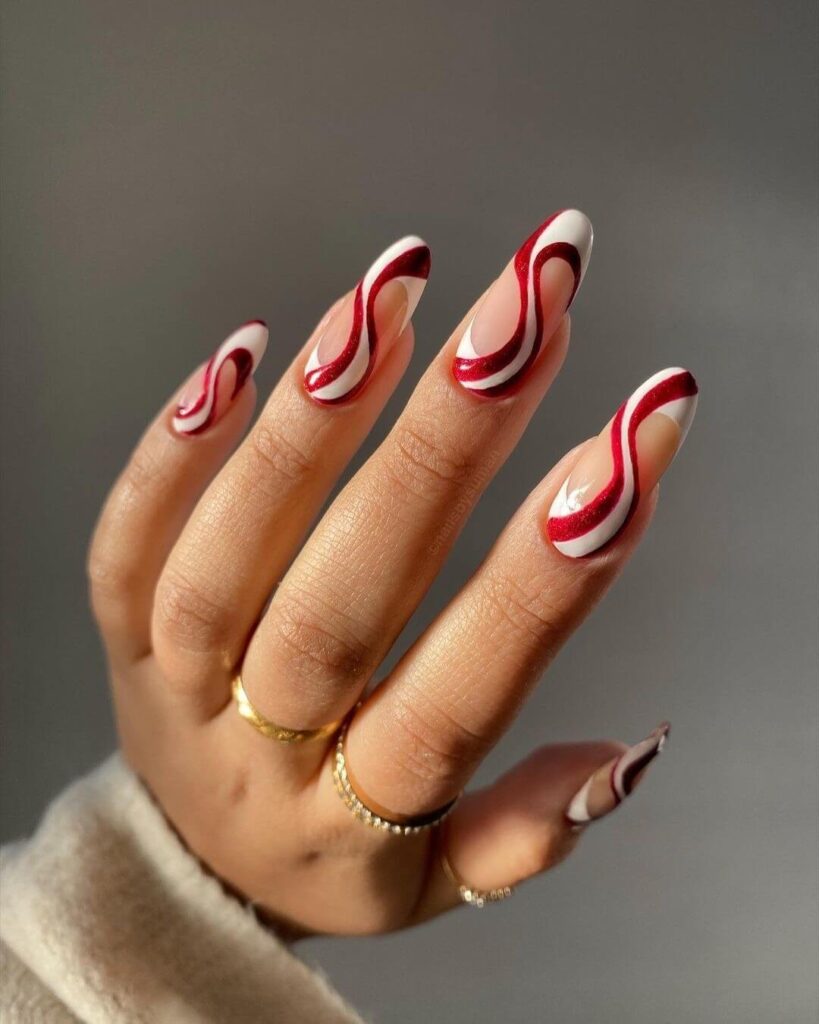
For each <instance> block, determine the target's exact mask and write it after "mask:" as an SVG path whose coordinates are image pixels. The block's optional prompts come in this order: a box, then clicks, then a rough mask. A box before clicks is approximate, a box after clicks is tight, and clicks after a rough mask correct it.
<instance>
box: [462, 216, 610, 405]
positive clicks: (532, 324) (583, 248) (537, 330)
mask: <svg viewBox="0 0 819 1024" xmlns="http://www.w3.org/2000/svg"><path fill="white" fill-rule="evenodd" d="M592 239H593V233H592V226H591V222H590V221H589V219H588V217H587V216H586V215H585V214H583V213H581V212H580V211H579V210H561V211H560V212H558V213H554V214H552V216H551V217H550V218H549V219H548V220H547V221H545V223H543V224H541V226H540V227H539V228H538V229H537V231H536V232H535V233H534V234H533V235H532V236H531V237H530V238H528V239H527V240H526V241H525V242H524V243H523V245H522V246H521V247H520V249H518V251H517V252H516V253H515V256H514V258H513V259H512V261H511V263H509V264H508V266H507V267H506V269H505V270H504V271H503V273H502V274H501V276H500V277H499V278H498V279H497V281H496V282H495V283H494V284H493V285H492V287H491V288H490V290H489V293H488V295H487V296H486V298H485V299H484V301H483V302H482V303H481V306H480V308H479V309H478V311H477V313H476V314H475V316H474V318H473V319H472V321H471V322H470V324H469V326H468V327H467V328H466V330H465V331H464V336H463V338H461V342H460V344H459V345H458V350H457V352H456V353H455V360H454V363H453V367H452V371H453V373H454V375H455V379H456V380H457V381H458V382H459V383H460V384H462V385H463V386H464V387H465V388H467V389H468V390H469V391H473V392H475V393H476V394H480V395H484V396H492V397H496V396H498V395H503V394H507V393H508V392H509V391H510V390H512V388H513V387H514V386H515V385H516V384H517V383H518V382H519V381H520V380H521V379H522V377H523V375H524V374H525V373H526V371H527V370H528V368H529V367H530V366H531V365H532V363H533V362H534V361H535V359H536V358H537V355H538V353H539V352H540V350H541V348H542V346H543V342H544V339H545V340H547V341H548V339H549V338H550V337H551V336H552V334H553V333H554V331H555V329H556V328H557V325H558V323H559V322H560V318H561V317H562V316H563V314H564V313H565V312H566V310H567V309H568V308H569V306H570V305H571V303H572V300H573V299H574V297H575V295H576V294H577V289H578V288H579V287H580V283H581V282H582V280H583V275H584V274H585V273H586V267H587V266H588V263H589V257H590V256H591V250H592Z"/></svg>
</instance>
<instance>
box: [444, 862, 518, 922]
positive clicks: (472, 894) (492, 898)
mask: <svg viewBox="0 0 819 1024" xmlns="http://www.w3.org/2000/svg"><path fill="white" fill-rule="evenodd" d="M441 867H442V868H443V869H444V874H445V875H446V877H447V878H448V879H449V880H450V882H452V884H453V885H454V886H455V888H456V889H457V890H458V896H459V897H460V899H461V903H468V904H469V906H470V907H477V908H478V909H479V910H481V909H483V908H484V907H485V906H486V904H487V903H500V901H501V900H506V899H509V897H510V896H511V895H512V892H513V889H512V886H511V885H504V886H503V887H502V888H500V889H473V888H472V886H471V885H467V884H466V883H465V882H464V881H463V880H462V879H460V878H459V877H458V876H457V874H456V873H455V870H454V868H453V867H452V865H451V864H450V863H449V858H448V857H447V855H446V852H445V851H444V850H443V849H442V850H441Z"/></svg>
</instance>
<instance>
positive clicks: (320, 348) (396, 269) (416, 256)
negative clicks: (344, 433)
mask: <svg viewBox="0 0 819 1024" xmlns="http://www.w3.org/2000/svg"><path fill="white" fill-rule="evenodd" d="M429 266H430V255H429V248H428V246H427V244H426V243H425V242H424V241H422V239H420V238H417V237H415V236H414V235H409V236H408V237H407V238H402V239H401V240H400V241H398V242H396V243H395V244H394V245H391V246H390V247H389V249H387V251H386V252H384V253H382V255H381V256H379V257H378V259H377V260H376V261H375V263H373V265H372V266H371V267H370V269H369V270H368V271H367V273H366V274H365V275H364V277H363V278H362V279H361V281H359V283H358V286H357V287H356V290H355V293H354V295H353V296H352V298H351V301H350V303H349V305H348V306H347V307H346V308H345V304H342V306H341V307H339V309H338V310H337V312H336V314H335V315H334V316H333V317H331V318H330V322H329V323H328V324H327V326H326V329H325V331H324V332H323V333H322V336H321V337H320V338H319V340H318V341H317V342H316V345H315V347H314V349H313V351H312V352H311V353H310V357H309V359H308V360H307V365H306V366H305V368H304V386H305V389H306V390H307V393H308V394H309V395H310V397H311V398H314V399H315V400H316V401H317V402H325V403H333V402H345V401H348V400H349V399H351V398H353V397H354V395H356V394H357V393H358V392H359V391H360V390H361V388H362V387H363V386H364V384H365V383H366V382H367V379H368V377H369V376H370V374H371V373H372V371H373V367H374V365H375V361H376V355H377V353H378V348H379V345H386V344H389V343H390V342H391V341H394V340H395V339H396V338H397V337H398V336H399V335H400V334H401V332H402V331H403V330H404V328H405V327H406V326H407V324H408V323H409V321H410V318H411V317H412V314H413V313H414V312H415V308H416V306H417V305H418V303H419V301H420V299H421V295H422V294H423V291H424V288H425V287H426V283H427V278H428V277H429ZM387 291H389V292H391V294H390V295H389V296H388V301H387V303H386V305H387V306H389V307H390V309H389V310H388V311H387V313H386V316H385V317H382V315H379V317H378V318H377V317H376V309H375V305H376V300H377V299H378V297H379V293H386V292H387ZM385 297H387V296H386V295H385ZM396 309H397V310H399V311H400V313H401V315H400V316H398V317H394V316H391V315H390V313H391V312H394V311H395V310H396ZM380 312H381V311H380ZM345 315H346V317H347V322H349V323H350V327H349V330H348V331H347V330H344V329H343V325H344V323H345V320H344V318H345ZM384 319H386V322H383V320H384ZM340 328H341V329H342V331H343V333H339V332H340Z"/></svg>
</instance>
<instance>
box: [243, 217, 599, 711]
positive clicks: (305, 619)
mask: <svg viewBox="0 0 819 1024" xmlns="http://www.w3.org/2000/svg"><path fill="white" fill-rule="evenodd" d="M591 244H592V230H591V224H590V223H589V221H588V219H587V218H586V217H585V216H584V215H583V214H582V213H580V212H578V211H576V210H566V211H562V212H561V213H558V214H555V215H554V216H552V217H550V218H549V219H548V220H547V221H546V222H545V223H544V224H543V225H541V226H540V227H539V228H538V229H537V231H535V233H534V234H533V235H531V236H530V238H529V239H527V241H526V242H525V243H524V244H523V245H522V246H521V248H520V249H519V250H518V252H517V253H516V254H515V256H514V258H513V259H512V261H511V262H510V263H509V264H508V265H507V267H506V269H505V270H504V271H503V273H502V274H501V275H500V277H499V278H498V279H497V281H496V282H495V283H494V284H493V286H492V287H491V288H490V289H489V291H488V292H487V293H486V295H485V296H484V298H483V299H482V301H481V302H480V303H479V304H478V305H477V307H476V310H475V311H474V316H472V319H467V320H466V321H464V323H463V324H462V325H461V327H459V328H458V330H456V332H455V335H454V336H453V337H452V338H451V339H450V341H449V342H448V344H447V345H446V346H445V347H444V349H443V350H442V352H441V353H440V354H439V356H438V357H437V358H436V359H435V361H434V362H433V363H432V365H431V366H430V368H429V369H428V371H427V372H426V374H425V375H424V377H423V378H422V380H421V382H420V383H419V385H418V387H417V388H416V390H415V393H414V394H413V396H412V397H411V399H410V401H409V403H408V405H407V406H406V408H405V410H404V412H403V414H402V415H401V417H400V418H399V420H398V422H397V423H396V425H395V427H394V428H393V430H392V431H391V433H390V435H389V436H388V437H387V439H386V440H385V442H384V443H383V444H382V445H381V447H380V448H379V449H378V450H377V451H376V452H375V454H374V455H373V456H372V457H371V458H370V460H369V461H368V462H367V463H366V464H365V466H364V467H363V468H362V469H361V471H360V472H359V473H358V474H357V475H356V476H355V477H354V478H353V480H352V481H351V482H350V483H349V484H348V485H347V487H346V488H345V489H344V491H343V492H342V493H341V494H340V495H339V497H338V498H337V499H336V501H335V502H334V503H333V505H332V506H331V508H330V509H329V511H328V512H327V514H326V515H325V516H324V518H323V520H322V521H321V522H320V523H319V525H318V527H317V529H316V530H315V532H314V534H313V535H312V537H311V538H310V540H309V541H308V543H307V545H306V546H305V548H304V549H303V550H302V552H301V554H300V555H299V557H298V558H297V559H296V561H295V562H294V563H293V565H292V566H291V568H290V570H289V572H288V573H287V575H286V576H285V577H284V579H283V580H282V583H281V585H280V586H279V588H278V590H277V592H276V594H275V596H274V598H273V600H272V601H271V603H270V606H269V608H268V610H267V612H266V614H265V616H264V618H263V620H262V622H261V624H260V626H259V628H258V629H257V631H256V634H255V636H254V638H253V640H252V641H251V644H250V647H249V649H248V652H247V655H246V658H245V662H244V681H245V687H246V689H247V691H248V692H249V694H250V696H251V698H252V700H253V703H254V704H255V705H256V706H257V707H258V708H259V710H260V711H261V712H262V713H263V714H264V715H265V716H268V717H270V718H272V719H273V720H274V721H276V722H281V723H285V724H287V725H293V724H294V723H295V726H296V727H298V728H313V727H317V726H319V725H322V724H324V723H326V722H329V721H332V720H335V719H337V718H339V717H341V716H342V715H343V714H345V713H346V712H347V711H348V710H349V708H350V707H351V706H352V705H353V704H354V703H355V701H356V700H357V698H358V696H359V695H360V693H361V691H362V690H363V688H364V687H365V686H366V684H367V682H368V680H369V679H370V677H371V676H372V674H373V673H374V671H375V670H376V668H377V666H378V665H379V664H380V662H381V661H382V659H383V658H384V656H385V654H386V653H387V651H388V650H389V648H390V646H391V645H392V643H393V642H394V640H395V639H396V637H397V636H398V634H399V633H400V631H401V630H402V628H403V627H404V625H405V624H406V622H407V620H408V618H409V616H410V615H411V614H412V612H413V611H414V609H415V607H416V605H417V604H418V602H419V601H420V599H421V597H422V596H423V594H424V593H425V591H426V589H427V588H428V586H429V584H430V583H431V582H432V580H433V579H434V577H435V575H436V574H437V572H438V569H439V568H440V566H441V563H442V562H443V560H444V558H445V557H446V554H447V552H448V550H449V548H450V547H451V545H452V543H453V541H454V539H455V537H456V536H457V534H458V532H459V530H460V527H461V526H462V525H463V523H464V521H465V520H466V518H467V517H468V515H469V513H470V511H471V509H472V507H473V505H474V503H475V502H476V500H477V499H478V497H479V495H480V494H481V492H482V491H483V489H484V488H485V487H486V485H487V484H488V483H489V481H490V480H491V478H492V476H493V475H494V474H495V472H496V471H497V470H498V469H499V467H500V466H501V464H502V463H503V461H504V460H505V459H506V457H507V456H508V455H509V453H510V452H511V451H512V449H513V448H514V446H515V444H516V443H517V441H518V439H519V437H520V435H521V434H522V432H523V430H524V428H525V426H526V424H527V423H528V421H529V419H530V417H531V416H532V414H533V413H534V411H535V409H536V408H537V405H538V403H539V402H540V400H541V399H542V398H543V396H544V394H545V393H546V391H547V390H548V387H549V385H550V383H551V381H552V380H553V379H554V377H555V375H556V374H557V372H558V370H559V368H560V365H561V363H562V360H563V357H564V355H565V351H566V345H567V342H568V318H565V316H564V314H565V311H566V309H567V308H568V306H569V304H570V303H571V301H572V299H573V297H574V294H575V292H576V291H577V288H578V286H579V284H580V282H581V280H582V277H583V274H584V272H585V269H586V266H587V263H588V259H589V255H590V252H591Z"/></svg>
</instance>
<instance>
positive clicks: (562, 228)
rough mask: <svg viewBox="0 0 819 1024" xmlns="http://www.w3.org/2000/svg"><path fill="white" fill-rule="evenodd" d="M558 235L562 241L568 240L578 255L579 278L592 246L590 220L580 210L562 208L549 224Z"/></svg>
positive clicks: (592, 231)
mask: <svg viewBox="0 0 819 1024" xmlns="http://www.w3.org/2000/svg"><path fill="white" fill-rule="evenodd" d="M549 227H550V228H552V227H553V228H554V229H555V233H556V234H559V235H560V240H561V241H562V242H569V244H570V245H573V246H574V247H575V249H577V251H578V253H579V255H580V279H581V281H582V280H583V275H584V274H585V273H586V267H587V266H588V265H589V259H590V257H591V252H592V246H593V245H594V229H593V228H592V222H591V221H590V220H589V218H588V217H587V216H586V214H585V213H583V212H582V211H581V210H564V211H563V212H562V213H560V214H558V216H557V217H555V219H554V220H553V221H552V223H551V224H550V225H549Z"/></svg>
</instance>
